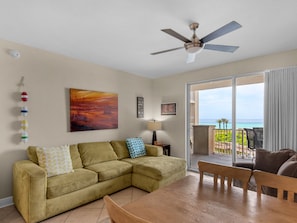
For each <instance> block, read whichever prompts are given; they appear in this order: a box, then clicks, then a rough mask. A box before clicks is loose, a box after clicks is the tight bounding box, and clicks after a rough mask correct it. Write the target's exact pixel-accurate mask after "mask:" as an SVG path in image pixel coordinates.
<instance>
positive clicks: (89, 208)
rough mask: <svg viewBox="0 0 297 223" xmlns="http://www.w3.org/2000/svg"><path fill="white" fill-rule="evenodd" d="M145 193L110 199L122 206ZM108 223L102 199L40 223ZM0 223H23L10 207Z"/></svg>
mask: <svg viewBox="0 0 297 223" xmlns="http://www.w3.org/2000/svg"><path fill="white" fill-rule="evenodd" d="M188 174H190V175H196V176H197V173H194V172H188ZM146 194H147V192H145V191H143V190H140V189H137V188H135V187H129V188H127V189H124V190H122V191H119V192H117V193H115V194H112V195H111V197H112V199H114V200H115V201H116V202H117V203H118V204H120V205H124V204H127V203H129V202H131V201H133V200H136V199H138V198H139V197H142V196H144V195H146ZM82 222H87V223H110V220H109V217H108V213H107V210H106V208H105V205H104V202H103V200H102V199H99V200H97V201H94V202H91V203H89V204H86V205H84V206H81V207H78V208H75V209H73V210H70V211H67V212H65V213H63V214H60V215H57V216H55V217H52V218H50V219H47V220H44V221H42V223H82ZM0 223H25V221H24V220H23V218H22V217H21V215H20V214H19V212H18V211H17V210H16V208H15V207H14V206H13V205H12V206H8V207H4V208H0Z"/></svg>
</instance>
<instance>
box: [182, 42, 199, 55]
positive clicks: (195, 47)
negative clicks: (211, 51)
mask: <svg viewBox="0 0 297 223" xmlns="http://www.w3.org/2000/svg"><path fill="white" fill-rule="evenodd" d="M185 48H186V51H187V52H188V53H198V52H200V51H201V50H202V49H203V43H201V42H199V43H193V42H190V43H185Z"/></svg>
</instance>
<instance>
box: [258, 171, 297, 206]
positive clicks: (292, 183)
mask: <svg viewBox="0 0 297 223" xmlns="http://www.w3.org/2000/svg"><path fill="white" fill-rule="evenodd" d="M253 175H254V177H255V180H256V184H257V194H258V196H259V197H260V196H261V192H262V186H267V187H272V188H276V189H277V198H278V199H285V198H284V191H287V200H288V201H292V202H294V193H297V178H294V177H287V176H282V175H277V174H273V173H268V172H264V171H260V170H254V172H253Z"/></svg>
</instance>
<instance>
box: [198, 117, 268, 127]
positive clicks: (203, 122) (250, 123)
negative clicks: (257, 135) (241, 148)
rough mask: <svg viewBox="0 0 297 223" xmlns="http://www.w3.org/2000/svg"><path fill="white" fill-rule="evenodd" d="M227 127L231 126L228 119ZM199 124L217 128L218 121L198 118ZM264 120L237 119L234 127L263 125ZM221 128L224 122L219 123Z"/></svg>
mask: <svg viewBox="0 0 297 223" xmlns="http://www.w3.org/2000/svg"><path fill="white" fill-rule="evenodd" d="M228 120H229V122H228V124H227V129H231V128H232V122H231V121H230V119H228ZM199 125H215V126H216V128H217V129H218V128H219V123H218V122H217V120H214V119H200V120H199ZM263 126H264V121H263V120H262V119H238V120H237V122H236V129H243V128H251V129H252V128H253V127H263ZM221 128H224V124H223V123H221Z"/></svg>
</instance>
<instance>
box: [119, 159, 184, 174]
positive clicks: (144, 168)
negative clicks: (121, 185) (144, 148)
mask: <svg viewBox="0 0 297 223" xmlns="http://www.w3.org/2000/svg"><path fill="white" fill-rule="evenodd" d="M123 161H125V162H128V163H131V164H132V165H133V173H138V174H141V175H145V176H147V177H151V178H153V179H155V180H162V179H164V178H167V177H169V176H170V175H172V174H174V173H176V172H179V171H181V170H185V169H186V161H185V160H184V159H180V158H176V157H172V156H159V157H154V156H143V157H139V158H137V159H131V158H126V159H123Z"/></svg>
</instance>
